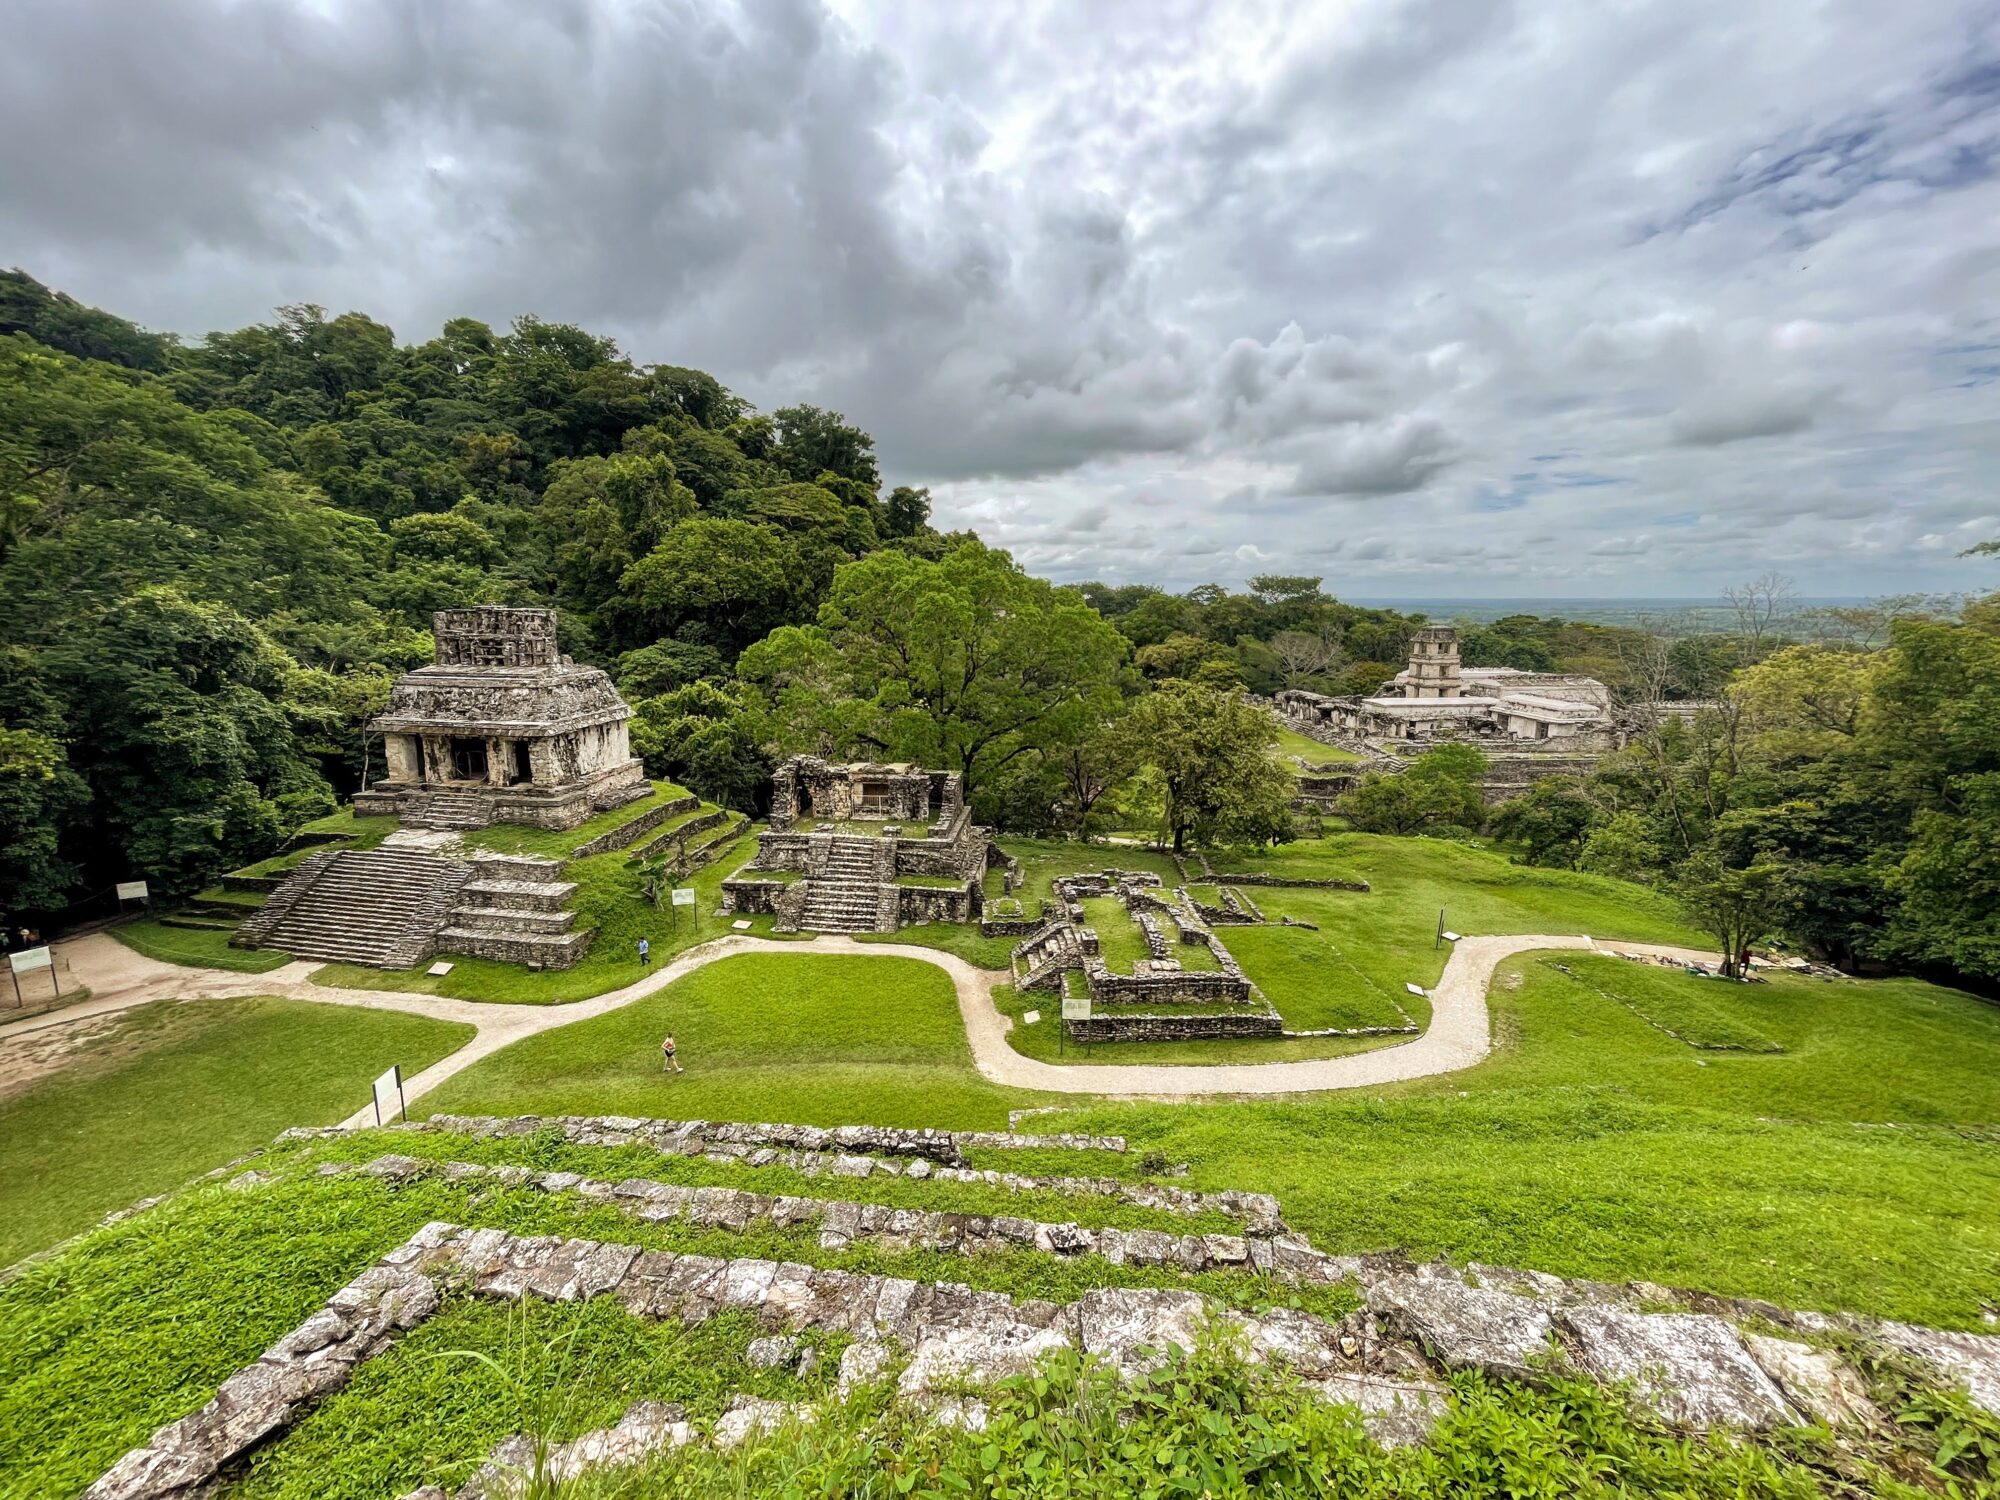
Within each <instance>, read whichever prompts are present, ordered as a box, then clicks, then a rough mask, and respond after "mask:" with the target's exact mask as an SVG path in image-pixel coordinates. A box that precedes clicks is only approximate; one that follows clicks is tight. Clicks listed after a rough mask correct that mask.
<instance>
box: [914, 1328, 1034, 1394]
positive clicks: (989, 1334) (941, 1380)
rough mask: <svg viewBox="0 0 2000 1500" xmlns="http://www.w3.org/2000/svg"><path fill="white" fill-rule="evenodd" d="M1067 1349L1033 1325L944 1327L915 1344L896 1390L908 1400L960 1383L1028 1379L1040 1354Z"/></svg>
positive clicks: (982, 1383)
mask: <svg viewBox="0 0 2000 1500" xmlns="http://www.w3.org/2000/svg"><path fill="white" fill-rule="evenodd" d="M1068 1345H1069V1339H1068V1338H1067V1337H1066V1336H1065V1335H1064V1334H1062V1333H1061V1332H1059V1331H1058V1330H1056V1329H1053V1328H1040V1327H1037V1326H1035V1325H1034V1324H1032V1323H1025V1322H997V1321H996V1322H986V1323H972V1324H964V1325H958V1326H947V1327H944V1328H941V1329H939V1330H938V1331H937V1332H934V1333H927V1334H925V1335H924V1336H922V1337H921V1338H919V1339H918V1340H917V1342H916V1346H915V1348H914V1349H912V1350H911V1353H910V1362H909V1363H908V1364H907V1365H905V1366H904V1367H903V1373H902V1375H901V1377H900V1378H899V1379H898V1380H897V1383H896V1389H897V1390H898V1391H900V1392H901V1393H902V1394H903V1395H906V1396H908V1395H915V1394H918V1393H921V1392H925V1391H932V1390H937V1389H939V1388H950V1387H953V1386H957V1385H962V1384H975V1385H989V1384H991V1383H993V1382H994V1381H997V1380H1004V1379H1006V1378H1007V1377H1008V1376H1010V1375H1024V1374H1026V1373H1027V1372H1028V1371H1030V1370H1032V1369H1033V1368H1034V1367H1035V1365H1036V1363H1037V1362H1038V1361H1039V1360H1040V1359H1041V1358H1042V1357H1043V1356H1044V1355H1046V1354H1048V1353H1050V1352H1052V1351H1054V1350H1057V1349H1062V1348H1066V1347H1068Z"/></svg>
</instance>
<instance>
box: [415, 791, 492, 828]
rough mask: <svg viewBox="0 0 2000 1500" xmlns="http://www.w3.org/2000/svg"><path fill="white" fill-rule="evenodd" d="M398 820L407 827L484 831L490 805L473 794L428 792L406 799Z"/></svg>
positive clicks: (488, 819) (489, 816)
mask: <svg viewBox="0 0 2000 1500" xmlns="http://www.w3.org/2000/svg"><path fill="white" fill-rule="evenodd" d="M398 818H399V820H400V821H401V822H402V824H403V825H404V826H405V827H407V828H484V827H486V826H487V825H488V824H489V823H491V822H492V821H493V804H492V803H491V802H489V801H488V800H487V799H486V798H484V797H481V796H479V795H477V794H476V793H473V792H431V793H428V794H426V795H424V796H420V797H406V798H405V799H404V800H403V804H402V808H401V810H400V812H399V813H398Z"/></svg>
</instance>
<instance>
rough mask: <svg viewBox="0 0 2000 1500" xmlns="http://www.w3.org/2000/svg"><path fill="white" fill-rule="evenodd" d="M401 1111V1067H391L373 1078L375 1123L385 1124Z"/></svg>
mask: <svg viewBox="0 0 2000 1500" xmlns="http://www.w3.org/2000/svg"><path fill="white" fill-rule="evenodd" d="M402 1112H403V1069H402V1067H401V1066H400V1065H398V1066H396V1067H393V1068H391V1069H390V1070H389V1071H388V1072H386V1073H384V1074H383V1075H382V1076H381V1077H380V1078H378V1079H376V1080H375V1123H376V1124H377V1125H386V1124H388V1123H389V1121H390V1120H391V1119H393V1118H395V1117H396V1116H397V1115H400V1114H401V1113H402Z"/></svg>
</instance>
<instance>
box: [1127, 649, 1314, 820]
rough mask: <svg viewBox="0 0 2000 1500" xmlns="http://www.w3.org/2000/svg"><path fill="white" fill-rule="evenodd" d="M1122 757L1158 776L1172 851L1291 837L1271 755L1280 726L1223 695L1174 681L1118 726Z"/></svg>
mask: <svg viewBox="0 0 2000 1500" xmlns="http://www.w3.org/2000/svg"><path fill="white" fill-rule="evenodd" d="M1118 734H1119V735H1120V737H1121V738H1122V739H1123V740H1124V743H1125V747H1126V754H1127V755H1128V756H1129V758H1130V760H1131V761H1132V762H1133V763H1135V764H1138V765H1142V766H1145V767H1148V768H1150V769H1151V771H1152V772H1153V773H1154V774H1155V775H1157V776H1158V778H1159V781H1160V785H1161V787H1162V788H1163V790H1164V794H1165V809H1164V822H1165V831H1166V833H1167V834H1168V836H1169V837H1170V838H1171V839H1172V840H1173V846H1174V848H1175V849H1176V850H1182V849H1185V848H1187V847H1188V845H1189V844H1190V843H1194V844H1196V845H1203V844H1216V843H1228V844H1235V843H1249V844H1266V843H1271V842H1274V841H1277V840H1281V839H1285V838H1288V837H1290V834H1291V802H1292V795H1293V785H1292V778H1291V777H1290V775H1289V774H1288V773H1287V772H1286V771H1285V769H1284V767H1283V766H1281V765H1280V764H1279V763H1278V760H1277V757H1276V755H1275V753H1274V747H1275V746H1276V744H1277V739H1278V735H1277V726H1276V724H1275V723H1274V722H1273V721H1272V719H1271V716H1270V715H1269V714H1267V713H1265V712H1264V711H1263V710H1261V709H1259V708H1257V707H1255V706H1253V705H1252V704H1249V703H1246V702H1245V701H1244V700H1243V698H1242V697H1241V696H1240V695H1239V694H1237V693H1235V692H1231V691H1229V690H1228V689H1224V688H1215V687H1207V686H1204V685H1203V684H1201V683H1197V682H1186V681H1178V680H1177V681H1173V682H1168V683H1166V684H1164V685H1163V686H1162V687H1160V689H1159V690H1158V691H1157V692H1153V693H1148V694H1147V695H1146V696H1145V697H1143V698H1141V699H1139V700H1138V702H1136V703H1134V704H1133V705H1132V707H1131V709H1130V710H1129V711H1128V712H1127V713H1126V715H1125V717H1124V718H1123V719H1121V720H1120V721H1119V724H1118Z"/></svg>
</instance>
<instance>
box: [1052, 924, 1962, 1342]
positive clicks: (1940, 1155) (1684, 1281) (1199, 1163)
mask: <svg viewBox="0 0 2000 1500" xmlns="http://www.w3.org/2000/svg"><path fill="white" fill-rule="evenodd" d="M1550 957H1552V958H1555V959H1558V960H1560V961H1561V962H1563V963H1565V964H1568V965H1570V966H1571V967H1572V969H1573V970H1575V973H1574V974H1572V975H1565V974H1563V973H1561V972H1559V971H1557V970H1555V969H1554V968H1552V967H1550V966H1549V965H1548V964H1545V963H1543V962H1541V961H1540V960H1539V958H1537V957H1536V956H1532V955H1521V956H1520V957H1519V958H1517V959H1515V960H1512V961H1510V962H1509V963H1507V964H1505V965H1502V967H1501V969H1500V971H1499V975H1498V979H1497V983H1496V985H1495V989H1494V993H1493V997H1492V1006H1493V1010H1494V1018H1495V1031H1496V1039H1497V1041H1498V1044H1499V1045H1498V1048H1497V1050H1496V1052H1495V1054H1494V1055H1493V1057H1492V1058H1490V1059H1489V1060H1488V1061H1486V1062H1485V1063H1482V1064H1480V1065H1479V1066H1478V1067H1476V1068H1471V1069H1468V1070H1466V1071H1463V1072H1459V1073H1452V1074H1446V1075H1442V1076H1440V1077H1438V1078H1435V1079H1430V1080H1426V1081H1423V1082H1420V1083H1412V1084H1404V1085H1400V1086H1395V1087H1391V1088H1383V1089H1370V1090H1366V1091H1358V1092H1355V1093H1352V1094H1333V1095H1326V1096H1322V1097H1318V1098H1302V1099H1297V1100H1291V1101H1273V1102H1245V1103H1236V1104H1219V1105H1215V1106H1212V1107H1209V1108H1205V1109H1190V1108H1188V1107H1187V1106H1185V1105H1162V1106H1108V1105H1107V1106H1102V1107H1099V1108H1095V1109H1090V1110H1085V1111H1082V1112H1080V1113H1078V1114H1076V1115H1073V1116H1071V1115H1066V1116H1064V1117H1063V1128H1066V1129H1096V1130H1111V1131H1122V1132H1124V1133H1125V1134H1126V1135H1128V1136H1129V1137H1130V1138H1131V1139H1132V1141H1133V1143H1134V1145H1135V1147H1137V1146H1141V1145H1143V1146H1144V1147H1145V1148H1148V1149H1157V1150H1160V1151H1163V1152H1164V1153H1166V1155H1168V1156H1169V1157H1171V1158H1177V1159H1184V1160H1189V1161H1192V1162H1194V1163H1195V1169H1194V1173H1193V1175H1192V1177H1191V1178H1190V1183H1191V1185H1197V1186H1204V1187H1221V1186H1225V1185H1236V1186H1242V1187H1258V1188H1263V1189H1267V1190H1269V1191H1272V1192H1276V1193H1277V1194H1279V1196H1280V1198H1281V1199H1282V1200H1283V1202H1284V1205H1285V1211H1286V1215H1287V1217H1288V1218H1289V1219H1290V1220H1291V1221H1292V1222H1293V1223H1294V1224H1295V1225H1297V1226H1298V1227H1299V1228H1301V1229H1303V1230H1305V1231H1307V1232H1308V1233H1309V1234H1311V1235H1312V1237H1313V1239H1314V1242H1315V1243H1317V1244H1319V1245H1321V1246H1322V1247H1324V1248H1328V1249H1334V1250H1348V1251H1365V1250H1376V1249H1381V1248H1383V1247H1386V1246H1398V1247H1401V1248H1403V1249H1405V1250H1407V1251H1409V1252H1411V1253H1413V1254H1416V1255H1448V1256H1451V1257H1453V1258H1456V1259H1460V1260H1466V1259H1475V1260H1484V1261H1490V1262H1496V1263H1502V1264H1513V1265H1524V1266H1534V1267H1538V1268H1541V1269H1544V1270H1549V1271H1555V1272H1557V1273H1560V1274H1564V1275H1572V1276H1602V1277H1606V1278H1610V1279H1623V1278H1630V1277H1647V1278H1650V1279H1653V1280H1658V1281H1664V1282H1670V1283H1678V1284H1681V1285H1687V1286H1699V1287H1706V1288H1709V1289H1711V1290H1716V1291H1724V1292H1732V1293H1737V1294H1741V1295H1749V1296H1760V1297H1768V1298H1770V1299H1772V1300H1773V1301H1776V1302H1780V1303H1784V1304H1787V1305H1791V1306H1800V1307H1827V1308H1844V1309H1848V1310H1855V1311H1866V1312H1873V1313H1878V1314H1884V1315H1888V1316H1895V1317H1905V1318H1911V1319H1915V1320H1917V1321H1922V1322H1934V1323H1941V1324H1950V1325H1954V1326H1962V1327H1980V1326H1982V1324H1981V1318H1980V1313H1981V1308H1982V1306H1983V1305H1990V1304H1991V1302H1992V1300H1993V1298H1994V1295H1995V1293H1994V1288H1995V1287H1996V1286H2000V1090H1996V1087H1995V1083H1994V1080H1995V1079H1996V1078H2000V1009H1997V1008H1995V1007H1994V1006H1992V1005H1989V1004H1986V1003H1984V1002H1981V1001H1979V1000H1976V999H1974V998H1973V997H1971V996H1969V995H1964V994H1960V993H1958V992H1956V991H1952V990H1946V989H1942V988H1939V987H1938V986H1935V985H1930V984H1926V983H1924V982H1922V981H1920V980H1913V979H1898V980H1877V981H1846V982H1836V983H1828V982H1825V981H1818V980H1811V979H1800V978H1794V977H1789V976H1787V977H1782V978H1778V979H1774V980H1773V981H1772V982H1771V983H1770V984H1769V985H1747V986H1726V987H1725V986H1723V985H1720V984H1718V983H1716V982H1715V981H1712V980H1699V979H1693V978H1688V977H1686V976H1683V975H1679V974H1677V973H1675V972H1674V971H1671V970H1667V969H1658V968H1651V967H1647V966H1642V965H1638V964H1633V963H1629V962H1626V961H1623V960H1619V959H1614V958H1608V957H1590V956H1584V957H1579V956H1578V955H1575V954H1571V953H1560V954H1554V955H1550ZM1684 987H1700V994H1701V996H1702V998H1703V999H1704V1001H1705V1002H1706V1003H1708V1004H1711V1005H1716V1006H1727V1007H1731V1008H1738V1009H1740V1011H1741V1014H1742V1016H1743V1018H1744V1020H1745V1022H1746V1024H1750V1025H1754V1027H1755V1028H1756V1029H1757V1030H1758V1031H1759V1032H1761V1033H1762V1034H1764V1035H1767V1036H1769V1037H1771V1038H1772V1039H1773V1040H1774V1041H1776V1042H1778V1043H1779V1044H1781V1045H1782V1046H1784V1048H1785V1049H1786V1050H1785V1051H1784V1052H1783V1053H1781V1054H1754V1053H1735V1052H1725V1053H1718V1052H1704V1051H1699V1050H1697V1049H1695V1048H1692V1047H1689V1046H1687V1045H1686V1044H1684V1043H1682V1042H1678V1041H1675V1040H1674V1039H1672V1038H1671V1037H1668V1036H1665V1035H1663V1034H1661V1033H1660V1032H1659V1031H1657V1030H1655V1029H1654V1028H1653V1027H1652V1026H1650V1025H1648V1024H1647V1022H1646V1021H1644V1020H1642V1019H1641V1018H1640V1017H1639V1016H1637V1015H1634V1014H1633V1013H1632V1012H1631V1011H1630V1010H1629V1009H1627V1008H1626V1007H1625V1006H1623V1005H1621V1004H1618V1003H1615V1002H1613V1001H1609V1000H1607V999H1605V998H1604V996H1603V995H1602V994H1601V993H1599V991H1600V989H1616V990H1618V991H1619V992H1621V993H1624V994H1627V995H1637V996H1639V997H1640V998H1641V999H1642V1000H1646V1001H1648V1003H1651V1002H1652V1001H1653V1000H1654V999H1656V998H1658V999H1659V1003H1660V1004H1661V1005H1662V1006H1666V1005H1672V1004H1674V1003H1676V1000H1675V998H1674V997H1673V996H1672V995H1671V992H1672V991H1674V990H1676V989H1680V988H1684ZM1661 997H1664V998H1661ZM1037 1029H1039V1028H1037ZM1051 1128H1054V1127H1051Z"/></svg>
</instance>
